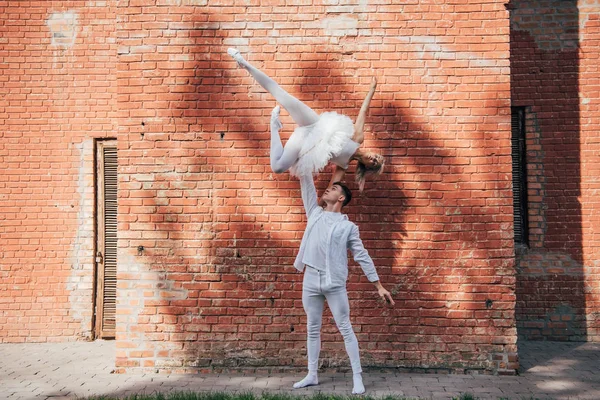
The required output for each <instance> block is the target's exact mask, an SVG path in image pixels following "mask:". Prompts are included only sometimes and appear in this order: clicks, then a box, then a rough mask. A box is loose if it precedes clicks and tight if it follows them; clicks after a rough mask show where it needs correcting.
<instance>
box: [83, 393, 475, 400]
mask: <svg viewBox="0 0 600 400" xmlns="http://www.w3.org/2000/svg"><path fill="white" fill-rule="evenodd" d="M357 399H360V400H415V398H414V397H401V396H382V397H371V396H343V395H336V394H326V393H316V394H313V395H311V396H298V395H291V394H285V393H262V394H255V393H252V392H244V393H228V392H170V393H152V394H133V395H129V396H120V397H115V396H92V397H86V398H85V400H357ZM417 400H418V399H417ZM457 400H469V399H468V398H465V399H463V398H462V397H461V398H457Z"/></svg>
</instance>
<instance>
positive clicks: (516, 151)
mask: <svg viewBox="0 0 600 400" xmlns="http://www.w3.org/2000/svg"><path fill="white" fill-rule="evenodd" d="M511 125H512V126H511V128H512V129H511V130H512V141H511V144H512V183H513V207H514V222H515V243H521V244H525V245H526V244H527V243H528V236H529V232H528V229H527V164H526V157H525V156H526V152H525V151H526V150H525V107H512V114H511Z"/></svg>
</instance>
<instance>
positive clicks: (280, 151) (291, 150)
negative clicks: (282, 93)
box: [271, 106, 302, 174]
mask: <svg viewBox="0 0 600 400" xmlns="http://www.w3.org/2000/svg"><path fill="white" fill-rule="evenodd" d="M279 111H280V108H279V106H277V107H275V108H274V109H273V111H272V112H271V169H272V170H273V172H275V173H276V174H281V173H282V172H285V171H287V170H288V169H289V168H290V167H291V166H292V165H294V163H295V162H296V160H298V155H299V154H300V150H301V149H302V142H301V140H299V139H300V138H299V137H298V136H297V135H292V136H291V137H290V139H289V140H288V141H287V143H286V144H285V147H283V144H281V138H280V137H279V130H280V129H281V127H282V125H281V122H280V121H279Z"/></svg>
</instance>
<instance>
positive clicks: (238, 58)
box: [227, 47, 246, 68]
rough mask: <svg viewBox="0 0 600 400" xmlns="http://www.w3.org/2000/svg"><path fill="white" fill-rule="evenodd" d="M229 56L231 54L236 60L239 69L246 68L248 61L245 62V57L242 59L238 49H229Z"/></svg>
mask: <svg viewBox="0 0 600 400" xmlns="http://www.w3.org/2000/svg"><path fill="white" fill-rule="evenodd" d="M227 54H229V55H230V56H231V57H232V58H233V59H234V60H235V62H237V65H238V67H241V68H245V64H244V63H245V62H246V60H244V57H242V55H241V54H240V51H239V50H238V49H234V48H233V47H230V48H228V49H227Z"/></svg>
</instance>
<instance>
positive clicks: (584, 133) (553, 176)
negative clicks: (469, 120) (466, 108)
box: [511, 1, 599, 340]
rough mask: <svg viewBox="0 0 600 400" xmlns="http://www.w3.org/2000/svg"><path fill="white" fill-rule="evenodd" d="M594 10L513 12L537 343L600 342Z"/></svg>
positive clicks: (542, 6)
mask: <svg viewBox="0 0 600 400" xmlns="http://www.w3.org/2000/svg"><path fill="white" fill-rule="evenodd" d="M592 11H593V10H589V9H588V8H586V7H579V8H578V7H577V6H576V4H575V3H572V2H561V1H554V2H537V1H522V2H517V3H514V4H513V5H512V6H511V85H512V105H513V106H525V107H527V111H526V112H527V127H526V132H527V133H526V135H527V149H528V151H527V165H528V189H529V190H528V196H529V225H530V235H529V239H530V247H529V248H524V247H523V248H519V249H517V270H518V278H517V324H518V328H519V335H520V336H521V337H524V338H528V339H550V340H587V339H589V340H595V339H594V338H596V339H597V310H598V303H597V296H598V289H597V283H598V270H597V263H598V250H597V249H598V244H599V242H598V236H597V233H595V232H596V231H597V229H598V228H597V225H598V224H597V221H598V211H597V210H598V209H597V207H595V206H594V204H596V203H597V199H596V197H597V196H596V194H597V189H598V183H597V178H596V177H597V172H598V167H597V166H596V164H597V159H596V160H595V161H594V160H593V156H592V154H594V152H596V153H597V144H596V143H595V142H596V141H595V140H593V139H592V138H593V137H594V136H596V133H595V132H597V130H596V128H597V114H598V107H597V101H598V100H597V97H598V96H597V92H594V86H593V85H595V82H594V79H595V75H593V74H594V68H595V67H594V66H597V63H596V61H597V55H596V52H595V51H592V50H591V47H590V44H591V43H593V42H592V41H593V38H594V35H597V34H598V26H597V23H596V22H595V20H594V18H595V15H594V14H593V13H592ZM579 45H581V50H578V46H579ZM584 49H585V50H584ZM584 77H585V79H584ZM590 97H592V98H590ZM593 97H595V98H593ZM594 210H595V211H594ZM586 310H587V311H586ZM594 310H595V312H594Z"/></svg>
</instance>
